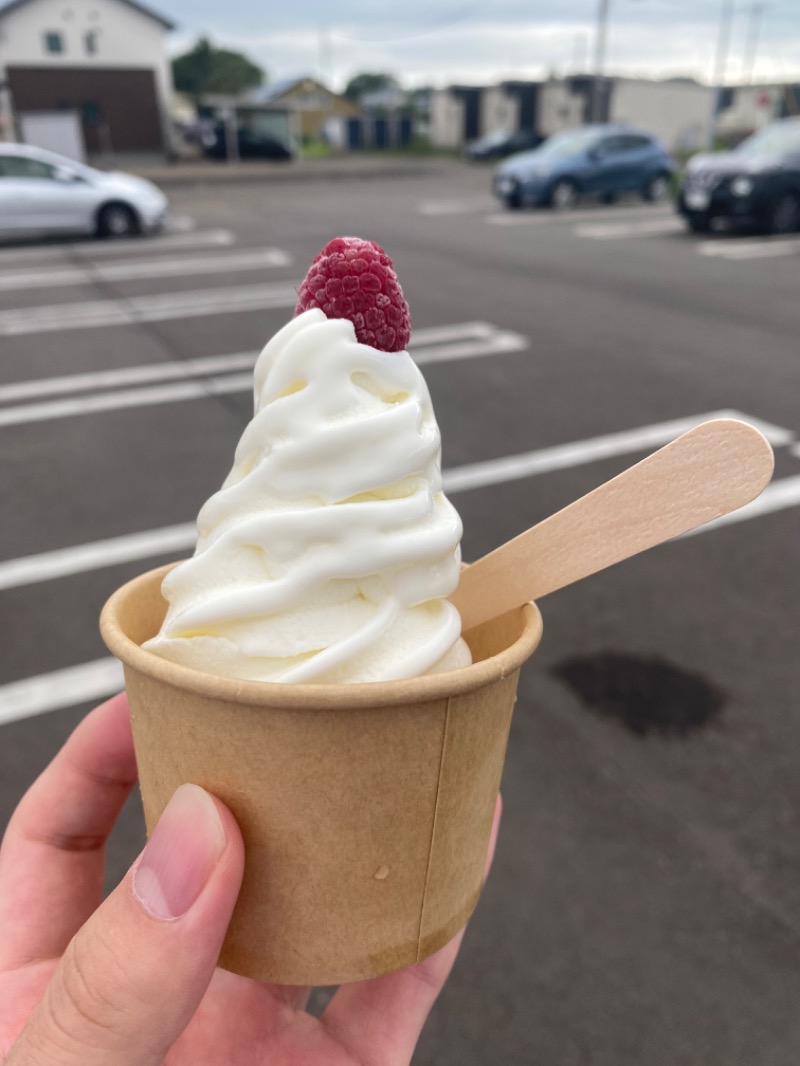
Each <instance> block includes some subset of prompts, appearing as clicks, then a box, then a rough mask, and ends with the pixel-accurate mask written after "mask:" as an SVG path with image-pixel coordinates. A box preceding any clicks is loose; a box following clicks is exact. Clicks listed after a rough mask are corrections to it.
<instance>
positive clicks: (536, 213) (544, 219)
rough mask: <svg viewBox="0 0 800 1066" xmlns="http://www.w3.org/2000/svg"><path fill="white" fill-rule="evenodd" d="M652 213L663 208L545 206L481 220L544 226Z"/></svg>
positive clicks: (493, 222) (516, 224) (643, 206)
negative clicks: (569, 208)
mask: <svg viewBox="0 0 800 1066" xmlns="http://www.w3.org/2000/svg"><path fill="white" fill-rule="evenodd" d="M654 214H656V215H659V216H661V217H663V216H664V214H665V212H664V210H663V209H661V210H659V208H657V207H654V206H653V205H652V204H650V205H647V204H644V205H641V206H631V207H624V206H622V207H608V206H604V207H595V208H587V209H585V210H583V211H553V210H551V209H547V208H539V209H534V210H533V211H521V210H520V211H503V212H498V213H495V214H492V215H484V216H483V221H484V222H487V223H488V224H489V225H491V226H546V225H548V224H550V225H552V224H553V223H558V222H560V223H566V224H568V225H569V224H573V223H576V222H583V221H584V220H594V221H598V220H603V221H608V220H609V219H628V218H640V217H643V216H650V217H652V216H653V215H654Z"/></svg>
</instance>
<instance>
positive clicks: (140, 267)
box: [0, 248, 292, 292]
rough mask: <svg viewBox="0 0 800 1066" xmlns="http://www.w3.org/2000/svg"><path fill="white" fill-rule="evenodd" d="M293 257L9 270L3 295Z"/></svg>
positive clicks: (247, 254) (0, 283)
mask: <svg viewBox="0 0 800 1066" xmlns="http://www.w3.org/2000/svg"><path fill="white" fill-rule="evenodd" d="M291 262H292V257H291V256H290V255H289V254H288V253H287V252H284V251H282V250H281V249H280V248H261V249H252V250H248V251H244V252H227V253H226V252H223V253H222V254H220V255H209V256H204V257H200V256H197V255H193V256H191V258H189V257H184V258H181V259H166V258H160V259H146V260H144V262H142V261H141V260H139V261H136V262H128V261H126V262H122V263H119V262H117V263H103V264H94V263H88V262H87V264H86V266H83V265H82V266H68V267H62V268H58V269H55V270H52V269H51V270H22V271H20V270H8V271H3V272H2V273H0V292H9V291H12V290H14V289H36V288H48V289H49V288H53V287H54V286H59V285H86V284H91V283H92V282H95V281H111V282H115V281H136V280H141V279H144V280H149V279H150V278H170V277H185V276H187V275H191V274H227V273H230V272H231V271H236V270H261V269H263V268H268V267H287V266H290V265H291Z"/></svg>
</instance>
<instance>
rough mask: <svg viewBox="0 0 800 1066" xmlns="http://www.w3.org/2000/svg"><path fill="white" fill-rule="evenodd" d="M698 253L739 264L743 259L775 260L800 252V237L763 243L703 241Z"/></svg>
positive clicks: (769, 239)
mask: <svg viewBox="0 0 800 1066" xmlns="http://www.w3.org/2000/svg"><path fill="white" fill-rule="evenodd" d="M697 251H698V252H699V253H700V255H705V256H710V257H712V258H714V259H731V260H735V261H737V262H738V261H740V260H743V259H775V258H779V257H781V256H785V255H796V254H797V253H798V252H800V237H789V238H787V237H769V238H767V239H766V240H763V241H757V240H724V239H720V240H718V241H703V243H702V244H698V246H697Z"/></svg>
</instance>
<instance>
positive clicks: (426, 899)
mask: <svg viewBox="0 0 800 1066" xmlns="http://www.w3.org/2000/svg"><path fill="white" fill-rule="evenodd" d="M169 569H170V568H169V567H162V568H161V569H159V570H153V571H151V572H150V573H147V574H143V575H142V576H141V577H138V578H136V579H135V580H134V581H131V582H129V583H128V584H127V585H125V586H123V587H122V588H121V589H119V590H118V591H117V592H116V593H115V594H114V595H113V596H112V597H111V599H110V600H109V601H108V603H107V604H106V606H105V608H104V609H103V613H102V617H101V622H100V625H101V631H102V634H103V638H104V640H105V642H106V644H107V645H108V647H109V649H110V650H111V651H112V652H113V653H114V654H115V655H116V656H117V657H118V658H119V659H121V660H122V662H123V664H124V668H125V682H126V687H127V690H128V698H129V702H130V710H131V720H132V723H133V735H134V742H135V746H136V757H137V761H138V764H139V780H140V787H141V793H142V801H143V805H144V814H145V821H146V823H147V828H148V832H150V831H151V830H152V828H153V827H154V826H155V823H156V822H157V820H158V818H159V816H160V815H161V812H162V811H163V810H164V807H165V806H166V804H167V802H168V800H169V798H170V797H171V796H172V794H173V792H174V791H175V789H176V788H178V786H179V785H181V784H183V783H185V782H192V783H194V784H197V785H201V786H202V787H203V788H205V789H208V791H209V792H212V793H213V794H214V795H215V796H218V797H219V798H220V799H221V800H222V801H223V802H224V803H225V804H227V806H228V807H229V808H230V809H231V811H232V812H233V814H234V816H235V818H236V820H237V822H238V823H239V826H240V827H241V830H242V834H243V836H244V841H245V848H246V862H245V875H244V883H243V885H242V890H241V893H240V895H239V899H238V902H237V905H236V909H235V911H234V914H233V918H232V920H231V924H230V928H229V930H228V935H227V938H226V940H225V944H224V946H223V949H222V954H221V957H220V965H222V966H224V967H225V968H227V969H229V970H232V971H234V972H236V973H239V974H243V975H246V976H248V977H255V978H258V979H260V980H265V981H274V982H277V983H280V984H288V985H333V984H341V983H343V982H347V981H357V980H361V979H363V978H368V977H375V976H378V975H379V974H384V973H388V972H390V971H392V970H398V969H401V968H402V967H405V966H410V965H412V964H413V963H415V962H418V961H420V960H421V959H424V958H426V957H427V956H428V955H430V954H432V953H433V952H434V951H436V950H438V949H439V948H440V947H442V946H443V945H444V944H446V943H447V942H448V941H449V940H450V939H451V938H452V937H453V936H454V935H455V934H456V933H457V932H458V931H459V930H460V929H462V928H463V926H464V925H465V924H466V922H467V919H468V918H469V916H470V915H471V913H472V911H473V910H474V908H475V905H476V903H477V901H478V897H479V895H480V892H481V887H482V883H483V868H484V861H485V856H486V848H487V844H488V839H489V833H490V830H491V824H492V815H493V811H494V803H495V798H496V796H497V791H498V789H499V786H500V777H501V774H502V769H503V760H504V757H505V750H506V744H507V741H508V731H509V726H510V723H511V712H512V709H513V705H514V701H515V698H516V690H517V680H518V676H519V669H520V667H521V665H522V663H523V662H524V661H525V660H526V659H527V658H528V657H529V656H530V655H531V654H532V652H533V651H534V650H535V648H536V646H537V644H538V642H539V639H540V637H541V632H542V623H541V617H540V615H539V612H538V610H537V608H536V607H535V605H534V604H528V605H526V606H525V607H523V608H521V609H520V610H518V611H515V612H512V613H510V614H508V615H505V616H503V617H502V618H499V619H496V620H494V621H492V622H490V623H487V624H485V625H483V626H480V627H476V629H474V630H473V631H472V632H471V633H467V634H465V637H466V639H467V641H468V643H469V644H470V647H471V649H472V654H473V657H474V659H475V662H474V663H473V665H472V666H469V667H466V668H464V669H462V670H456V671H453V672H451V673H446V674H438V675H432V676H427V677H419V678H413V679H411V680H408V681H392V682H385V683H369V684H355V685H322V684H321V685H312V684H305V685H282V684H275V683H267V682H253V681H239V680H235V679H232V678H222V677H215V676H213V675H210V674H204V673H202V672H200V671H198V670H192V669H189V668H187V667H183V666H178V665H176V664H175V663H171V662H168V661H166V660H165V659H162V658H160V657H159V656H157V655H153V654H151V653H150V652H147V651H144V650H142V648H141V647H140V645H141V644H142V643H143V642H144V641H145V640H147V639H149V638H150V637H152V636H154V635H155V634H156V633H157V632H158V630H159V628H160V626H161V622H162V620H163V617H164V614H165V611H166V606H167V605H166V602H165V601H164V599H163V598H162V596H161V582H162V580H163V578H164V575H165V574H166V572H167V570H169Z"/></svg>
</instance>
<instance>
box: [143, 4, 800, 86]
mask: <svg viewBox="0 0 800 1066" xmlns="http://www.w3.org/2000/svg"><path fill="white" fill-rule="evenodd" d="M599 3H600V0H483V2H481V3H476V2H471V0H403V3H402V4H401V3H399V2H398V0H394V3H381V2H380V0H341V2H336V3H334V2H332V0H288V2H285V3H283V4H278V3H275V2H274V0H272V2H270V3H264V2H263V0H262V2H258V0H256V2H253V0H226V2H225V3H224V4H222V5H221V4H220V3H219V0H154V3H153V5H152V6H153V7H155V8H156V9H157V10H158V11H159V12H160V13H162V14H164V15H165V16H167V17H168V18H171V19H173V20H174V21H175V22H176V23H177V24H178V29H177V30H176V32H175V33H173V34H172V40H171V50H172V52H173V53H179V52H181V51H184V50H185V49H186V48H187V47H189V46H191V44H192V43H193V42H194V40H195V39H196V38H197V37H198V36H200V35H205V36H208V37H209V38H210V39H211V40H212V41H213V42H214V44H216V45H218V46H223V47H227V48H233V49H235V50H237V51H241V52H244V53H245V54H246V55H248V56H249V57H250V58H251V59H252V60H253V61H254V62H256V63H258V65H259V66H261V67H263V68H264V69H265V70H266V71H267V75H268V78H269V80H270V81H277V80H278V79H280V78H284V77H293V76H297V75H302V74H308V75H311V76H313V77H318V78H321V79H322V80H324V81H325V82H326V84H328V85H330V86H331V88H333V89H336V90H341V89H342V88H343V87H344V85H345V84H346V83H347V81H348V79H349V78H350V77H352V75H354V74H357V73H359V72H360V71H382V72H387V73H391V74H394V75H395V76H396V77H397V78H398V79H399V80H400V82H401V84H403V85H404V86H406V87H408V88H413V87H416V86H421V85H432V86H435V87H441V86H445V85H449V84H452V83H460V84H476V85H480V84H492V83H495V82H498V81H502V80H506V79H511V78H526V79H532V80H533V79H540V78H543V77H546V76H547V75H548V74H557V75H564V74H570V73H575V72H577V71H591V70H593V69H594V54H595V42H596V29H597V16H598V8H599ZM731 6H732V7H733V12H734V14H733V20H732V22H731V24H730V36H729V47H728V50H727V63H726V65H725V80H726V82H727V83H728V84H736V83H741V81H742V80H748V74H749V75H750V78H749V80H752V81H754V82H772V81H791V80H795V81H800V0H767V2H763V3H762V2H755V0H609V19H608V36H607V48H606V58H605V64H604V71H605V73H607V74H616V75H627V76H635V77H651V78H660V77H674V76H690V77H695V78H698V79H699V80H701V81H707V82H708V81H711V80H712V79H713V77H714V71H715V55H716V49H717V41H718V36H719V27H720V22H721V13H722V12H723V10H724V9H726V8H730V7H731ZM754 9H755V10H756V11H760V12H761V14H760V19H757V23H756V24H757V25H758V33H757V35H756V36H755V39H756V40H757V48H756V50H755V58H754V62H753V63H750V62H749V61H748V41H750V42H752V41H753V39H754V35H753V26H754V23H753V16H754ZM751 54H752V53H751Z"/></svg>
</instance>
